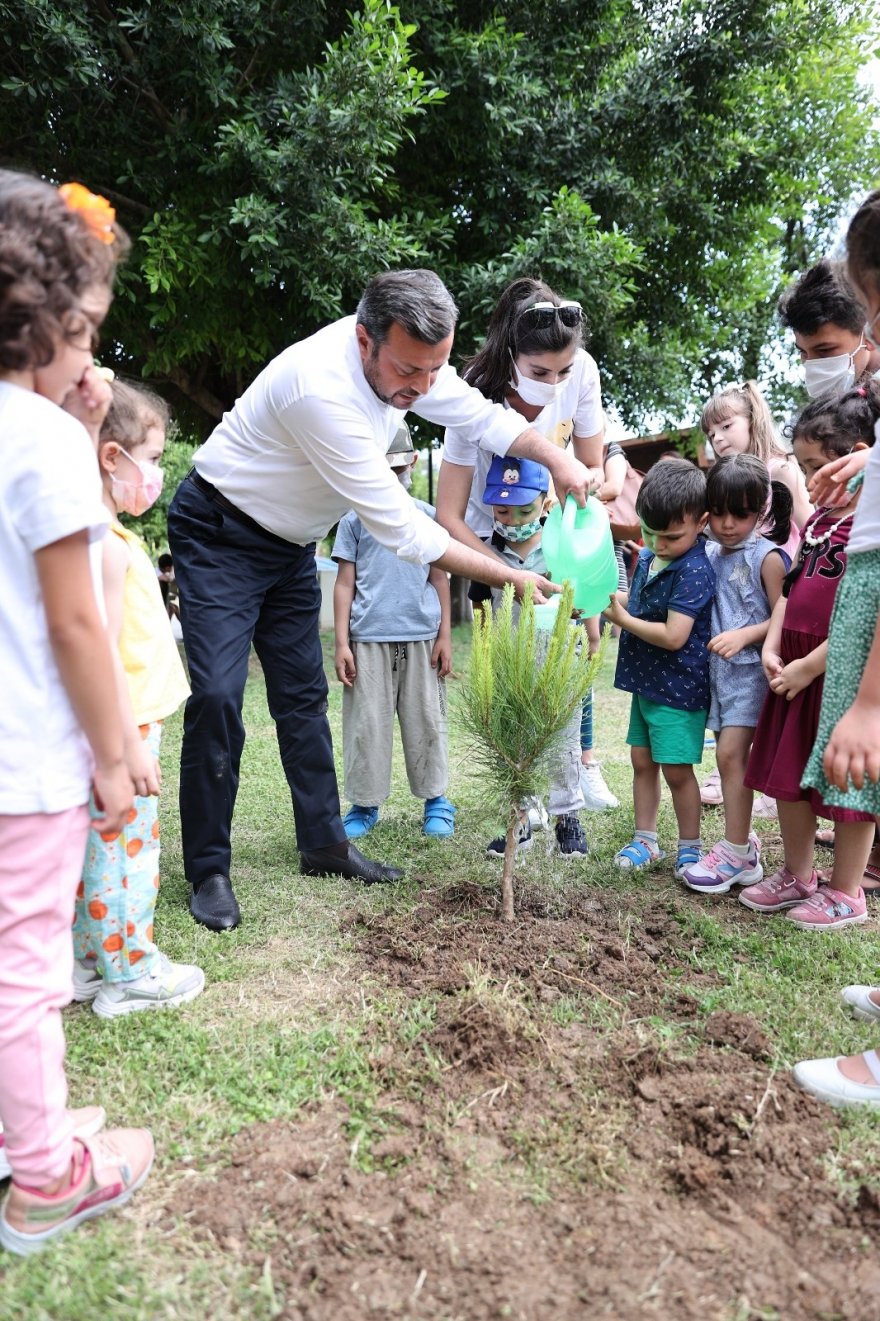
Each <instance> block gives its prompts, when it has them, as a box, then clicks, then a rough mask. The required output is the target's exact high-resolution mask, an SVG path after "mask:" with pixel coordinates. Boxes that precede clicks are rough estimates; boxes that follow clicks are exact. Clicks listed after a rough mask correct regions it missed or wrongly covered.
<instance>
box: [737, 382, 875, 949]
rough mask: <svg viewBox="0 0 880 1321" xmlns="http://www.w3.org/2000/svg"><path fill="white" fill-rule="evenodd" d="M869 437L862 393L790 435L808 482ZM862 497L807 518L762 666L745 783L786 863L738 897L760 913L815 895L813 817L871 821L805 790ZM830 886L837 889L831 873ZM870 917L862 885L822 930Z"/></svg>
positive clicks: (828, 403)
mask: <svg viewBox="0 0 880 1321" xmlns="http://www.w3.org/2000/svg"><path fill="white" fill-rule="evenodd" d="M873 440H874V431H873V413H872V410H871V409H869V408H868V407H866V398H865V390H864V389H863V388H862V389H856V390H851V391H849V392H848V393H847V394H846V395H844V396H843V397H842V398H830V397H828V396H825V397H823V398H821V399H817V400H816V402H815V403H813V404H810V405H808V407H807V408H805V409H804V411H803V412H802V413H801V414H800V416H799V417H798V419H797V421H796V423H795V425H794V430H793V435H792V443H793V447H794V452H795V456H796V458H797V460H798V463H799V464H800V466H801V468H802V470H803V472H804V474H805V476H806V478H807V480H808V481H809V480H810V479H811V478H812V477H813V476H814V474H815V473H817V472H818V471H819V469H820V468H822V467H824V466H825V464H827V463H832V462H833V461H834V460H835V459H838V458H840V457H841V455H845V454H848V453H850V452H851V451H852V450H854V449H863V448H865V446H866V445H869V444H872V443H873ZM857 501H858V491H856V493H855V494H854V495H852V497H851V498H850V500H849V503H848V504H846V505H843V506H839V505H838V506H837V507H835V508H828V509H826V508H819V509H817V510H816V512H815V513H814V514H813V516H812V517H811V518H810V519H809V520H808V522H807V524H806V526H805V527H804V530H803V532H802V534H801V541H800V548H799V551H798V555H797V558H796V560H795V563H794V567H793V568H792V570H791V573H790V574H789V575H788V578H787V579H786V583H785V586H784V587H783V595H782V596H781V597H780V599H779V601H778V602H777V605H776V607H775V608H774V610H773V614H772V617H771V621H770V629H769V632H768V634H767V638H766V641H765V643H764V648H763V653H762V662H763V665H764V671H765V673H766V675H767V680H768V682H769V684H770V690H771V691H770V692H769V693H768V695H767V698H766V700H765V702H764V706H763V709H762V711H761V715H760V718H759V720H758V726H757V729H756V730H755V738H754V742H753V744H752V751H751V756H750V757H749V763H748V768H747V770H746V774H745V778H744V783H745V784H746V785H747V786H748V787H749V788H751V789H758V790H760V791H761V792H762V793H765V794H767V795H769V796H771V797H773V798H775V799H776V800H777V804H778V810H779V826H780V831H781V833H782V844H783V854H784V858H783V865H782V867H781V868H780V869H779V871H777V872H776V873H775V874H774V875H773V876H770V877H768V878H767V879H766V880H765V881H762V882H761V884H759V885H753V886H749V887H748V888H746V889H744V890H743V891H742V892H741V893H740V900H741V902H742V903H744V904H745V906H746V907H747V908H751V909H754V910H755V911H756V912H760V913H770V912H773V913H775V912H780V911H781V910H784V909H795V908H797V907H798V905H801V904H803V902H804V900H806V899H809V898H810V896H811V895H813V894H815V892H816V889H817V886H818V877H817V874H816V871H815V868H814V867H813V839H814V835H815V829H816V817H817V816H822V817H826V818H830V819H831V820H832V821H834V822H835V823H838V825H842V826H844V827H845V824H846V823H848V822H856V821H859V822H862V821H868V820H872V818H871V817H870V816H867V815H866V814H865V813H863V812H855V811H852V810H851V809H849V808H842V807H832V806H830V805H829V804H827V803H825V802H823V800H822V799H821V797H820V796H819V794H818V793H817V791H816V790H815V789H802V788H801V776H802V775H803V772H804V769H805V767H806V764H807V761H808V759H809V756H810V753H811V752H812V750H813V744H814V742H815V739H816V732H817V729H818V726H819V709H820V707H821V705H822V685H823V678H824V674H825V657H826V654H827V650H828V625H829V622H830V619H831V610H832V607H833V605H834V597H835V594H836V592H837V584H838V583H839V582H840V579H841V577H842V576H843V572H844V569H845V567H846V546H847V542H848V540H849V534H850V528H851V526H852V516H853V514H854V512H855V508H856V503H857ZM840 833H845V831H843V832H840ZM831 885H832V888H833V886H834V877H833V874H832V880H831ZM848 888H850V887H848ZM843 900H845V901H846V902H843ZM843 909H847V911H846V912H844V911H843ZM800 911H801V910H800V909H799V910H798V913H800ZM795 916H797V915H796V914H792V917H793V918H794V917H795ZM865 917H866V910H865V899H864V894H863V892H862V890H861V889H859V890H858V894H856V895H850V896H843V899H842V902H841V913H840V914H839V915H838V917H837V918H836V919H835V920H834V921H833V922H831V923H823V924H822V925H823V926H827V925H834V926H844V925H850V924H851V923H853V922H863V921H864V920H865ZM798 925H801V923H800V921H798Z"/></svg>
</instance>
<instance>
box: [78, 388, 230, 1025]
mask: <svg viewBox="0 0 880 1321" xmlns="http://www.w3.org/2000/svg"><path fill="white" fill-rule="evenodd" d="M166 424H167V410H166V409H165V405H164V403H163V402H162V400H161V399H157V398H156V396H155V395H152V394H150V393H148V392H147V391H144V390H142V389H139V388H138V389H136V388H135V387H134V386H131V385H126V384H123V383H121V382H119V381H114V382H113V402H112V403H111V405H110V411H109V412H108V414H107V418H106V420H105V422H104V425H103V427H102V428H101V435H100V439H99V443H98V465H99V467H100V470H101V477H102V481H103V491H104V503H105V505H106V506H107V508H108V510H109V511H110V513H111V515H112V517H113V521H112V522H111V524H110V531H109V532H108V534H107V538H106V543H107V544H106V546H105V548H104V566H103V567H104V595H105V598H106V603H107V617H108V622H109V626H110V630H111V633H112V634H113V635H114V637H115V638H117V639H118V646H119V655H120V658H121V661H122V668H123V670H124V672H125V679H126V688H127V693H128V697H129V701H130V710H128V711H126V712H125V713H124V717H125V725H126V729H127V746H128V747H129V748H133V749H134V755H133V757H130V760H131V761H133V762H134V764H135V766H136V767H137V765H138V760H139V761H140V768H141V773H140V774H138V773H137V770H135V771H134V772H133V778H134V781H135V791H136V794H135V800H134V807H133V809H132V811H131V812H130V813H129V815H128V820H127V822H126V823H125V824H124V825H123V827H122V829H121V830H120V831H119V832H114V833H104V834H99V832H98V831H96V830H91V831H90V832H89V842H88V848H87V852H86V862H85V869H84V871H83V878H82V883H81V885H80V887H79V892H78V894H77V901H76V916H75V919H74V926H73V943H74V958H75V962H74V974H73V994H74V999H75V1000H81V1001H86V1000H91V1001H92V1008H93V1009H94V1011H95V1013H96V1014H98V1015H99V1016H100V1017H101V1018H115V1017H117V1016H118V1015H120V1014H131V1013H135V1012H137V1011H138V1010H142V1009H163V1008H167V1007H170V1006H172V1005H179V1004H183V1003H184V1002H185V1001H187V1000H192V999H194V998H195V996H197V995H198V994H199V992H200V991H201V989H202V987H203V986H204V984H205V975H204V973H203V972H202V970H201V968H196V967H192V966H190V965H188V964H184V963H171V962H170V961H169V960H168V959H167V958H166V957H165V955H164V954H160V953H159V950H158V949H157V948H156V944H155V941H154V939H153V915H154V913H155V910H156V898H157V896H158V891H159V813H158V804H157V798H156V794H157V792H158V788H159V773H158V755H159V740H160V738H161V734H162V721H163V719H164V718H165V717H166V716H169V715H171V713H172V712H173V711H175V710H176V709H177V707H178V706H179V705H180V703H181V702H182V701H183V700H184V699H185V698H186V696H187V694H188V693H189V685H188V684H187V682H186V675H185V674H184V672H183V666H182V665H181V663H180V657H179V655H178V652H177V645H176V643H175V642H174V639H173V637H172V633H171V628H170V625H169V621H168V614H167V612H166V610H165V606H164V603H163V601H162V593H161V591H160V588H159V582H158V579H157V578H156V572H155V569H154V568H153V565H152V563H151V561H150V559H149V558H148V556H147V554H146V552H145V551H144V549H143V547H142V546H141V544H140V541H139V539H138V538H137V537H136V536H135V534H134V533H133V532H131V531H130V530H129V529H128V528H125V527H123V526H122V524H121V523H119V522H118V519H117V515H118V514H119V513H121V512H125V513H129V514H132V515H134V516H135V517H137V516H138V515H140V514H143V513H145V512H146V510H147V509H149V507H150V505H152V504H153V502H154V501H155V500H156V499H157V498H158V495H159V492H160V490H161V487H162V472H161V469H160V468H159V467H158V460H159V459H160V458H161V456H162V452H163V450H164V447H165V427H166Z"/></svg>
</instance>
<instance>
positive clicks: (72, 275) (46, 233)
mask: <svg viewBox="0 0 880 1321" xmlns="http://www.w3.org/2000/svg"><path fill="white" fill-rule="evenodd" d="M113 235H114V237H113V240H112V242H102V241H100V240H99V239H97V238H96V237H95V235H94V233H93V232H92V231H91V230H90V229H89V227H88V224H87V223H86V221H85V219H84V218H83V216H82V215H81V214H80V213H79V212H78V211H74V210H72V209H71V208H70V207H69V206H68V205H67V203H66V202H65V201H64V200H63V198H62V197H61V195H60V193H59V191H58V189H57V188H54V187H53V186H52V185H51V184H48V183H44V182H43V181H42V180H41V179H35V178H33V177H32V176H31V175H28V174H19V173H17V172H15V171H13V170H0V371H3V370H5V371H25V370H28V369H30V368H34V367H45V366H47V365H48V363H50V362H51V361H52V358H53V357H54V354H55V348H56V345H57V344H58V342H59V341H60V340H61V339H63V338H64V336H65V335H66V334H67V333H68V332H69V318H70V314H71V313H72V312H74V311H75V310H76V309H77V307H78V304H79V301H80V299H81V298H82V296H83V294H84V293H85V291H86V290H87V289H88V288H89V287H90V286H91V285H96V284H100V285H106V286H108V287H109V286H110V285H111V284H112V281H113V274H114V271H115V268H116V265H117V262H118V261H119V260H120V259H121V258H122V257H123V256H124V255H125V252H126V251H127V248H128V239H127V237H126V236H125V234H124V233H123V231H122V230H121V229H119V228H118V227H117V226H114V227H113Z"/></svg>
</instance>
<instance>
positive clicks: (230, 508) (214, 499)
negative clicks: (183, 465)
mask: <svg viewBox="0 0 880 1321" xmlns="http://www.w3.org/2000/svg"><path fill="white" fill-rule="evenodd" d="M186 475H187V477H188V478H189V480H190V481H191V482H192V484H193V486H196V487H198V489H199V490H200V491H201V493H202V495H205V496H207V498H208V499H209V500H210V501H211V503H212V504H215V505H219V506H220V508H221V509H225V510H226V512H227V513H228V514H231V515H232V517H233V518H237V519H238V521H239V523H245V524H247V526H248V527H249V528H253V530H254V532H259V533H260V535H261V536H263V537H268V539H269V540H270V541H277V542H278V544H279V546H299V543H298V542H296V541H288V540H287V539H286V537H279V536H278V534H277V532H270V531H269V529H268V528H265V527H263V525H262V524H261V523H258V522H257V520H256V519H255V518H251V516H250V514H246V513H245V512H244V510H243V509H239V507H238V505H234V504H233V503H232V501H231V500H227V499H226V496H225V495H224V494H223V492H222V491H218V490H217V487H216V486H215V485H214V483H213V482H209V481H208V480H207V478H206V477H203V476H202V474H201V473H200V472H197V471H196V469H195V468H190V470H189V472H188V473H187V474H186Z"/></svg>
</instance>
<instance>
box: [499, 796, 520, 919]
mask: <svg viewBox="0 0 880 1321" xmlns="http://www.w3.org/2000/svg"><path fill="white" fill-rule="evenodd" d="M519 822H520V816H519V811H518V810H514V811H512V812H511V814H510V816H509V817H508V820H507V840H506V842H505V845H504V862H503V863H502V864H501V866H502V872H501V916H502V917H503V918H504V921H505V922H512V921H513V919H514V916H515V913H514V905H513V861H514V858H515V857H516V842H517V834H518V833H519Z"/></svg>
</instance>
